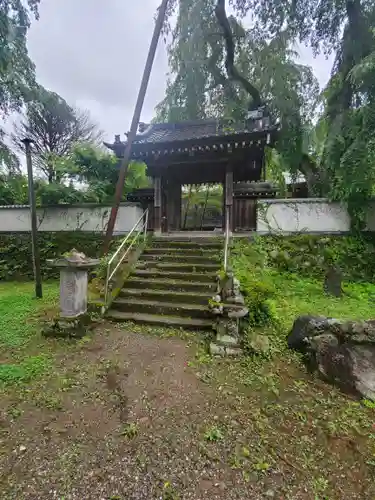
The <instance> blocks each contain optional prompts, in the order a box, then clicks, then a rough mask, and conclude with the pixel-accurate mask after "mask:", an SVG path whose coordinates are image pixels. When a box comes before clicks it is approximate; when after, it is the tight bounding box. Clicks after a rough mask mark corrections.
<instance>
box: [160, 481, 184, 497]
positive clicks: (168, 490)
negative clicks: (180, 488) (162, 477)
mask: <svg viewBox="0 0 375 500" xmlns="http://www.w3.org/2000/svg"><path fill="white" fill-rule="evenodd" d="M162 499H163V500H179V499H180V497H179V495H178V493H177V492H176V490H175V488H174V487H173V486H172V484H171V483H170V482H169V481H166V482H165V483H164V484H163V495H162Z"/></svg>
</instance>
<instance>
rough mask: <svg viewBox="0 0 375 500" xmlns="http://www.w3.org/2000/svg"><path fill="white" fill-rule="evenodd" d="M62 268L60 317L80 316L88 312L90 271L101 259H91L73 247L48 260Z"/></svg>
mask: <svg viewBox="0 0 375 500" xmlns="http://www.w3.org/2000/svg"><path fill="white" fill-rule="evenodd" d="M47 263H48V264H49V265H50V266H52V267H57V268H59V269H60V317H61V318H66V319H68V318H78V317H79V316H81V315H83V314H85V313H86V312H87V282H88V277H87V275H88V271H89V269H92V268H94V267H96V266H97V265H98V264H99V263H100V260H99V259H89V258H87V257H86V256H85V255H84V254H83V253H80V252H77V250H75V249H73V250H72V251H71V252H69V254H67V255H65V256H64V257H62V258H60V259H56V260H47Z"/></svg>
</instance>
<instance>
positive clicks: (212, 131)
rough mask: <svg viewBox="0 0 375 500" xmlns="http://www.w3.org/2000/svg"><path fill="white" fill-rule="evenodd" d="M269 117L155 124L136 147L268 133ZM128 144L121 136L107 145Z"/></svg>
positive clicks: (119, 145)
mask: <svg viewBox="0 0 375 500" xmlns="http://www.w3.org/2000/svg"><path fill="white" fill-rule="evenodd" d="M273 128H274V127H271V126H270V120H269V118H268V117H258V118H256V119H251V120H248V121H247V122H246V123H242V124H235V125H228V124H224V123H223V122H219V121H218V120H199V121H186V122H180V123H154V124H151V125H146V126H145V130H144V131H143V132H142V133H138V134H137V136H136V138H135V140H134V143H133V144H134V145H137V144H139V145H141V144H157V143H163V144H164V143H172V142H179V141H190V140H194V139H205V138H210V137H211V138H212V137H224V136H233V135H236V134H246V133H254V132H267V131H268V130H271V129H273ZM125 144H126V142H122V141H120V140H119V136H117V139H116V140H115V142H114V143H113V144H110V143H105V145H106V146H107V147H109V148H111V149H116V148H117V147H124V146H125Z"/></svg>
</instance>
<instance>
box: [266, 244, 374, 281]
mask: <svg viewBox="0 0 375 500" xmlns="http://www.w3.org/2000/svg"><path fill="white" fill-rule="evenodd" d="M257 248H258V249H259V251H261V252H262V255H263V256H264V259H265V260H264V262H265V265H266V266H270V267H271V268H273V269H276V270H278V271H280V272H289V273H295V274H298V275H299V276H307V277H314V278H319V279H322V278H323V277H324V275H325V273H326V271H327V269H328V268H329V267H330V266H337V267H339V268H340V269H341V271H342V273H343V276H344V279H346V280H350V281H372V280H373V279H374V278H375V262H374V259H373V254H374V246H373V244H372V243H371V242H370V241H367V240H366V239H364V238H358V237H354V236H337V237H328V236H313V235H298V236H288V237H285V236H267V237H261V238H258V239H257Z"/></svg>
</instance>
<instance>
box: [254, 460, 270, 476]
mask: <svg viewBox="0 0 375 500" xmlns="http://www.w3.org/2000/svg"><path fill="white" fill-rule="evenodd" d="M270 468H271V465H270V464H269V463H268V462H265V461H264V460H259V461H258V462H255V463H254V464H253V469H254V470H255V471H256V472H262V473H265V472H267V471H269V470H270Z"/></svg>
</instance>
